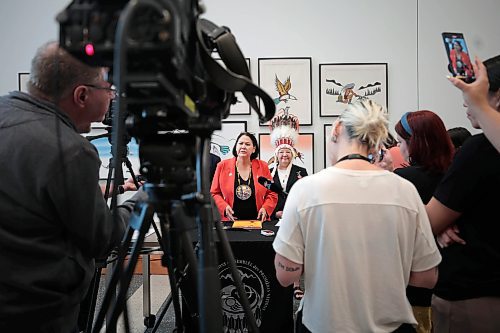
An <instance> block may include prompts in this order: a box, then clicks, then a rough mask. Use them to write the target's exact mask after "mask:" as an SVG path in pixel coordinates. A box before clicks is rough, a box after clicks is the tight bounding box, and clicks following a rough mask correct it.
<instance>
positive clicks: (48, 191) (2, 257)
mask: <svg viewBox="0 0 500 333" xmlns="http://www.w3.org/2000/svg"><path fill="white" fill-rule="evenodd" d="M105 75H106V72H105V70H104V69H103V68H97V67H95V68H94V67H89V66H87V65H85V64H83V63H81V62H79V61H78V60H77V59H75V58H73V57H72V56H71V55H70V54H68V53H67V52H66V51H64V50H63V49H61V48H60V47H59V46H58V44H57V43H55V42H50V43H47V44H45V45H43V46H42V47H40V48H39V49H38V51H37V53H36V55H35V57H34V58H33V60H32V66H31V74H30V80H29V83H28V91H29V93H28V94H26V93H23V92H17V91H16V92H11V93H10V94H9V95H6V96H3V97H0V141H1V142H2V145H1V146H0V160H1V161H2V162H1V163H0V182H1V184H2V186H1V188H0V216H1V218H0V266H1V267H2V270H3V273H2V274H0V331H1V332H8V331H16V332H28V331H29V332H51V333H55V332H61V333H62V332H64V333H68V332H75V331H77V318H78V311H79V306H80V305H79V304H80V302H81V301H82V299H83V298H84V296H85V294H86V292H87V289H88V287H89V284H90V281H91V279H92V276H93V273H94V270H95V265H94V258H105V257H106V256H107V254H108V253H109V251H110V250H111V248H112V247H113V246H115V245H116V244H118V242H119V241H120V239H121V237H122V236H123V234H124V231H125V228H126V225H127V222H126V221H127V219H128V216H129V215H130V212H131V210H132V207H133V203H134V201H135V200H136V199H138V196H141V197H142V196H144V192H139V193H138V194H137V195H136V196H135V197H134V198H132V199H131V200H130V201H128V202H126V203H125V204H124V205H122V206H120V207H118V208H117V209H118V213H119V219H118V220H119V222H118V223H114V222H113V219H112V215H111V212H110V210H109V209H108V207H107V204H106V201H105V200H104V198H103V195H102V192H101V189H100V187H99V184H98V181H99V167H100V160H99V156H98V154H97V150H96V149H95V147H94V146H93V145H92V144H90V143H89V142H88V140H86V139H85V138H84V137H82V136H81V135H80V134H79V133H84V132H88V131H89V130H90V124H91V123H92V122H99V121H102V120H103V118H104V115H105V113H106V112H107V110H108V108H109V105H110V102H111V100H112V99H113V98H114V97H115V92H114V90H113V89H112V88H111V85H110V83H109V82H107V81H106V80H105ZM26 319H28V320H26Z"/></svg>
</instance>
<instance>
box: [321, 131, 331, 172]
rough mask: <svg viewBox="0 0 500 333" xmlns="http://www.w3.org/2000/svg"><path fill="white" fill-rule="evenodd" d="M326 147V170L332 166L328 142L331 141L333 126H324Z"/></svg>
mask: <svg viewBox="0 0 500 333" xmlns="http://www.w3.org/2000/svg"><path fill="white" fill-rule="evenodd" d="M323 133H324V146H323V152H324V154H323V161H324V164H323V165H324V167H325V169H326V168H328V167H329V166H331V163H330V156H329V154H328V145H329V143H328V141H330V133H332V124H325V125H324V131H323Z"/></svg>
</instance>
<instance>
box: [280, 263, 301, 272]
mask: <svg viewBox="0 0 500 333" xmlns="http://www.w3.org/2000/svg"><path fill="white" fill-rule="evenodd" d="M278 267H279V268H281V269H282V270H284V271H285V272H296V271H298V270H299V269H300V267H289V266H285V265H283V264H282V263H281V261H278Z"/></svg>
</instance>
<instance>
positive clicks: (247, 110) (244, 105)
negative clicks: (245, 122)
mask: <svg viewBox="0 0 500 333" xmlns="http://www.w3.org/2000/svg"><path fill="white" fill-rule="evenodd" d="M215 60H216V61H217V62H219V63H221V64H223V62H222V59H215ZM245 61H246V62H247V66H248V71H249V72H250V73H252V71H251V67H250V64H251V62H250V58H245ZM223 66H224V67H225V65H223ZM235 97H236V100H237V102H236V103H241V106H240V105H238V104H233V105H231V108H230V109H229V117H230V116H248V115H250V114H251V113H252V108H251V106H250V104H249V103H248V102H247V100H246V99H245V97H244V96H243V94H242V93H241V92H240V91H237V92H236V93H235Z"/></svg>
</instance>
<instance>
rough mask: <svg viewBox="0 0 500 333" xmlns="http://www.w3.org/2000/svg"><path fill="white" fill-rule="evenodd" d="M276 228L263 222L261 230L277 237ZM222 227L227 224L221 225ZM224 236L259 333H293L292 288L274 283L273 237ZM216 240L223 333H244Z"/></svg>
mask: <svg viewBox="0 0 500 333" xmlns="http://www.w3.org/2000/svg"><path fill="white" fill-rule="evenodd" d="M275 224H276V221H273V222H264V224H263V227H262V229H263V230H272V231H274V232H275V233H276V232H277V230H278V227H276V226H275ZM224 226H226V227H227V226H229V224H228V223H224ZM226 234H227V237H228V239H229V242H230V245H231V248H232V251H233V255H234V258H235V261H236V266H237V268H238V270H239V272H240V276H241V278H242V282H243V283H244V285H245V290H246V291H247V297H248V299H249V303H250V306H251V308H252V312H253V313H254V316H255V318H256V321H257V326H259V329H260V332H262V333H266V332H273V333H275V332H293V287H288V288H283V287H282V286H281V285H280V284H279V282H278V280H277V279H276V271H275V269H274V256H275V252H274V249H273V247H272V243H273V241H274V237H275V236H263V235H262V234H261V233H260V230H237V229H230V230H226ZM192 239H193V240H194V241H195V240H196V239H197V234H196V232H193V233H192ZM215 240H216V245H217V253H218V256H219V266H218V268H219V279H220V283H221V298H222V310H223V323H224V332H238V331H240V332H243V331H246V328H247V324H246V318H245V314H244V311H243V308H242V306H241V304H240V302H239V297H238V293H237V290H236V287H235V286H234V281H233V278H232V275H231V272H230V268H229V264H228V263H227V262H226V260H225V258H224V257H223V252H222V248H221V245H220V242H219V241H218V238H217V237H215ZM145 259H146V258H144V260H145ZM184 296H185V297H186V296H188V295H186V294H184ZM188 297H189V296H188ZM145 316H146V315H145ZM188 326H190V325H188ZM187 331H188V332H189V331H190V330H189V329H188V330H187ZM193 331H196V329H193Z"/></svg>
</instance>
